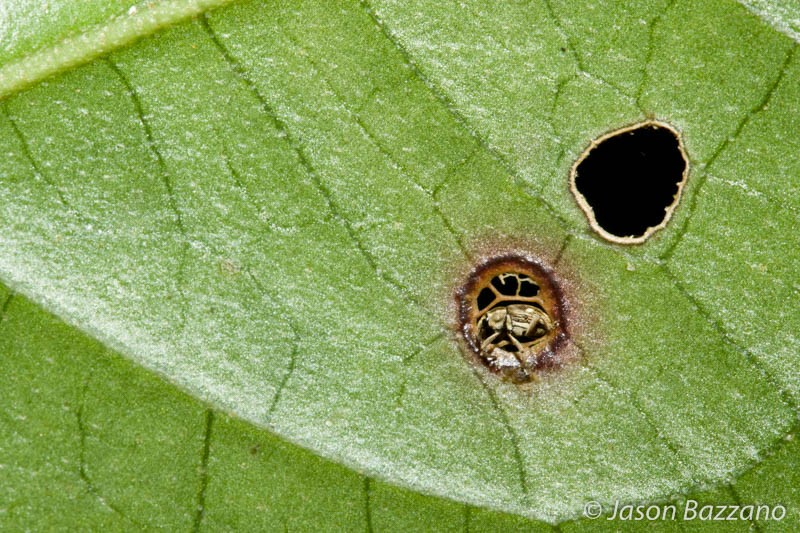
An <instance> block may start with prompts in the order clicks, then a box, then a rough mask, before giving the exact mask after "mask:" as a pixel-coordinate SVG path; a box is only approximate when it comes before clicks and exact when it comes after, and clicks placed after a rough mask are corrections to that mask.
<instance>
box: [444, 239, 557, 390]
mask: <svg viewBox="0 0 800 533" xmlns="http://www.w3.org/2000/svg"><path fill="white" fill-rule="evenodd" d="M456 312H457V314H458V321H457V324H458V330H459V333H460V336H461V337H462V341H463V344H464V346H465V347H466V348H467V351H468V352H469V353H470V354H472V356H474V358H475V359H476V360H477V361H480V362H481V363H482V364H484V365H485V366H486V367H488V368H489V369H490V370H491V371H493V372H495V373H497V374H499V375H501V376H502V377H504V378H507V379H510V380H511V381H513V382H515V383H525V382H529V381H532V380H536V379H537V375H538V373H539V372H541V371H544V370H552V369H555V368H559V367H561V366H563V364H564V363H565V362H566V359H567V358H566V356H565V354H566V351H567V350H566V347H567V345H568V344H569V329H570V328H569V323H570V319H569V307H568V305H567V303H566V298H565V293H564V291H563V290H562V287H561V283H560V282H559V281H558V279H557V278H556V275H555V273H554V272H553V270H552V269H551V268H550V267H548V266H546V265H545V264H544V263H543V262H542V261H541V260H539V259H537V258H535V257H533V256H531V255H527V254H524V253H519V252H504V253H500V254H495V255H491V256H486V257H484V258H482V259H480V260H479V261H478V262H477V264H476V265H475V266H474V267H473V269H472V270H471V271H470V272H469V274H468V275H467V279H466V282H465V283H464V284H463V285H462V286H460V287H459V288H458V289H457V290H456Z"/></svg>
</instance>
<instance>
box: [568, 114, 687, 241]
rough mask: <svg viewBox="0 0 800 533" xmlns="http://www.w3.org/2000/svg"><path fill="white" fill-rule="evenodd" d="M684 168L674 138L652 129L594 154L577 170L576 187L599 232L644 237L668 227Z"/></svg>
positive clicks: (618, 138)
mask: <svg viewBox="0 0 800 533" xmlns="http://www.w3.org/2000/svg"><path fill="white" fill-rule="evenodd" d="M685 168H686V162H685V160H684V159H683V155H682V154H681V149H680V145H679V144H678V139H677V137H676V136H675V134H674V133H673V132H672V131H670V130H669V129H667V128H665V127H661V126H657V125H652V124H651V125H647V126H643V127H641V128H637V129H634V130H631V131H627V132H624V133H620V134H619V135H615V136H613V137H610V138H608V139H606V140H604V141H602V142H601V143H600V144H599V145H597V146H596V147H595V148H593V149H592V150H591V151H590V152H589V153H588V154H587V155H586V157H585V158H584V160H583V161H581V162H580V164H579V165H578V168H577V169H576V172H575V187H576V188H577V189H578V192H580V193H581V194H582V195H583V196H584V198H586V201H587V202H588V204H589V205H590V206H591V207H592V209H593V210H594V215H595V220H596V221H597V224H598V225H599V226H600V227H601V228H603V229H604V230H605V231H607V232H608V233H610V234H612V235H616V236H618V237H629V236H630V237H640V236H642V235H644V233H645V231H647V228H650V227H652V226H657V225H659V224H660V223H662V222H663V221H664V217H665V216H666V211H665V209H666V208H667V207H669V206H670V205H671V204H672V203H673V202H674V200H675V195H676V194H677V192H678V185H679V183H680V181H681V180H682V179H683V171H684V170H685Z"/></svg>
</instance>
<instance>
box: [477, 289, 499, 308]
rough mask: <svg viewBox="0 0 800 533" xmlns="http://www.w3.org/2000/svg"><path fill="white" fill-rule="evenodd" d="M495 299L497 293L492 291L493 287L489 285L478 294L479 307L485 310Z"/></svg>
mask: <svg viewBox="0 0 800 533" xmlns="http://www.w3.org/2000/svg"><path fill="white" fill-rule="evenodd" d="M494 299H495V295H494V293H493V292H492V289H490V288H489V287H486V288H484V289H483V290H482V291H481V292H480V294H478V309H480V310H481V311H483V310H484V309H486V308H487V307H488V306H489V304H491V303H492V302H493V301H494Z"/></svg>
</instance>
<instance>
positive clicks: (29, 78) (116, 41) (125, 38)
mask: <svg viewBox="0 0 800 533" xmlns="http://www.w3.org/2000/svg"><path fill="white" fill-rule="evenodd" d="M234 1H235V0H166V1H163V2H160V3H157V4H153V5H146V6H141V9H137V10H135V11H133V12H129V13H126V14H123V15H117V16H115V17H112V18H111V19H109V20H108V21H106V22H105V23H103V24H98V25H95V26H91V27H89V28H86V29H84V30H83V31H81V32H79V33H76V34H72V35H70V36H68V37H65V38H64V39H62V40H60V41H58V42H56V43H53V44H51V45H49V46H44V47H42V48H39V49H36V50H34V51H31V52H30V53H28V54H25V55H23V56H21V57H19V58H17V59H15V60H13V61H11V62H9V63H7V64H5V65H2V66H0V99H4V98H7V97H9V96H11V95H13V94H16V93H18V92H20V91H22V90H24V89H26V88H28V87H30V86H32V85H35V84H36V83H39V82H41V81H43V80H45V79H47V78H49V77H51V76H54V75H56V74H59V73H61V72H64V71H66V70H69V69H72V68H75V67H78V66H81V65H84V64H86V63H89V62H90V61H92V60H94V59H97V58H98V57H101V56H104V55H107V54H109V53H111V52H113V51H114V50H117V49H119V48H122V47H124V46H128V45H130V44H133V43H134V42H136V41H138V40H139V39H142V38H144V37H147V36H149V35H151V34H153V33H155V32H157V31H161V30H163V29H165V28H168V27H170V26H173V25H175V24H179V23H181V22H184V21H186V20H187V19H190V18H192V17H196V16H199V15H202V14H203V13H205V12H207V11H210V10H212V9H217V8H220V7H223V6H226V5H228V4H231V3H233V2H234Z"/></svg>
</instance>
